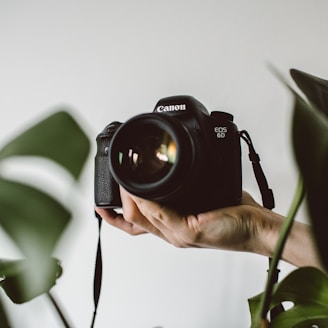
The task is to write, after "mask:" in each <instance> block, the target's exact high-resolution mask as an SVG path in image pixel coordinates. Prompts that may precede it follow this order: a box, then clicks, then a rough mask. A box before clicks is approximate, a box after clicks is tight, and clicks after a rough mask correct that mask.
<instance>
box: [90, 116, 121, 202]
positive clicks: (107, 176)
mask: <svg viewBox="0 0 328 328" xmlns="http://www.w3.org/2000/svg"><path fill="white" fill-rule="evenodd" d="M119 125H120V123H119V122H113V123H111V124H109V125H108V126H107V127H106V128H105V130H104V131H103V132H102V133H101V134H99V135H98V137H97V154H96V157H95V179H94V182H95V186H94V187H95V190H94V195H95V204H96V206H98V207H107V208H118V207H122V202H121V196H120V190H119V185H118V183H117V182H116V181H115V180H114V178H113V176H112V174H111V172H110V167H109V143H110V139H111V137H112V135H113V133H114V131H115V130H116V129H117V127H118V126H119Z"/></svg>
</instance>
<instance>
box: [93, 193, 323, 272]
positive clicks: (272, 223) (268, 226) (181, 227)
mask: <svg viewBox="0 0 328 328" xmlns="http://www.w3.org/2000/svg"><path fill="white" fill-rule="evenodd" d="M120 192H121V199H122V204H123V206H122V210H123V211H122V212H123V214H118V213H116V212H115V211H114V210H111V209H103V208H96V211H97V212H98V214H99V215H100V216H101V217H102V218H103V219H104V220H105V221H106V222H107V223H109V224H110V225H112V226H114V227H117V228H119V229H121V230H123V231H125V232H127V233H129V234H130V235H140V234H144V233H151V234H154V235H156V236H158V237H160V238H162V239H164V240H165V241H167V242H168V243H170V244H172V245H174V246H176V247H181V248H186V247H199V248H215V249H225V250H231V251H240V252H251V253H256V254H260V255H264V256H267V257H270V256H272V255H273V251H274V248H275V245H276V242H277V240H278V236H279V231H280V229H281V226H282V224H283V221H284V217H283V216H281V215H279V214H278V213H275V212H273V211H271V210H268V209H266V208H264V207H262V206H261V205H259V204H258V203H257V202H255V201H254V199H253V198H252V197H251V196H250V195H249V194H248V193H247V192H244V193H243V197H242V201H241V205H239V206H234V207H227V208H222V209H216V210H213V211H210V212H206V213H200V214H198V215H180V214H179V213H177V212H176V211H174V210H172V209H170V208H167V207H164V206H161V205H160V204H158V203H155V202H152V201H148V200H145V199H142V198H139V197H136V196H134V195H132V194H129V193H128V192H127V191H126V190H124V189H123V188H120ZM282 259H283V260H285V261H287V262H289V263H291V264H293V265H295V266H314V267H317V268H319V269H322V265H321V264H320V261H319V258H318V256H317V252H316V248H315V245H314V242H313V238H312V233H311V229H310V227H309V226H308V225H306V224H303V223H301V222H298V221H295V222H294V224H293V227H292V230H291V233H290V236H289V238H288V240H287V242H286V245H285V249H284V252H283V254H282Z"/></svg>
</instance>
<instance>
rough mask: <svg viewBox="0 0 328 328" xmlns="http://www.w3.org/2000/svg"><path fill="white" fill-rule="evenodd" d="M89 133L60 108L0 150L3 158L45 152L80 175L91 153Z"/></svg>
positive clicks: (48, 156) (42, 153)
mask: <svg viewBox="0 0 328 328" xmlns="http://www.w3.org/2000/svg"><path fill="white" fill-rule="evenodd" d="M89 149H90V143H89V139H88V137H87V136H86V135H85V133H84V132H83V130H82V129H81V128H80V126H79V125H78V124H77V122H76V121H75V120H74V119H73V117H72V116H71V115H70V114H68V113H67V112H65V111H59V112H56V113H55V114H53V115H51V116H49V117H47V118H46V119H44V120H43V121H41V122H39V123H38V124H36V125H34V126H33V127H31V128H30V129H28V130H26V131H25V132H23V133H22V134H20V135H19V136H18V137H17V138H15V139H13V140H12V141H11V142H9V143H8V144H7V145H6V146H4V147H3V148H2V149H1V150H0V160H1V159H4V158H7V157H11V156H42V157H45V158H48V159H50V160H53V161H55V162H56V163H58V164H59V165H61V166H63V167H64V168H65V169H66V170H68V171H69V172H70V173H71V174H72V175H73V176H74V177H75V178H76V179H77V178H78V177H79V175H80V173H81V171H82V168H83V165H84V162H85V160H86V158H87V156H88V153H89Z"/></svg>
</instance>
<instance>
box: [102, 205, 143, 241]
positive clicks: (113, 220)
mask: <svg viewBox="0 0 328 328" xmlns="http://www.w3.org/2000/svg"><path fill="white" fill-rule="evenodd" d="M96 212H97V213H98V214H99V215H100V216H101V217H102V219H104V220H105V221H106V222H107V223H109V224H110V225H112V226H114V227H116V228H118V229H120V230H123V231H125V232H127V233H128V234H130V235H134V236H135V235H140V234H143V233H146V232H147V231H145V230H144V229H142V228H141V227H139V226H138V225H135V224H133V223H130V222H128V221H126V220H125V219H124V218H123V215H122V214H118V213H116V212H115V211H114V210H111V209H105V208H96Z"/></svg>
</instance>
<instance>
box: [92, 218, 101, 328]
mask: <svg viewBox="0 0 328 328" xmlns="http://www.w3.org/2000/svg"><path fill="white" fill-rule="evenodd" d="M95 217H96V218H97V220H98V245H97V255H96V264H95V272H94V278H93V302H94V312H93V316H92V322H91V326H90V328H93V327H94V324H95V320H96V315H97V309H98V303H99V297H100V291H101V282H102V254H101V238H100V236H101V223H102V218H101V216H100V215H99V214H98V213H97V212H95Z"/></svg>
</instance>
